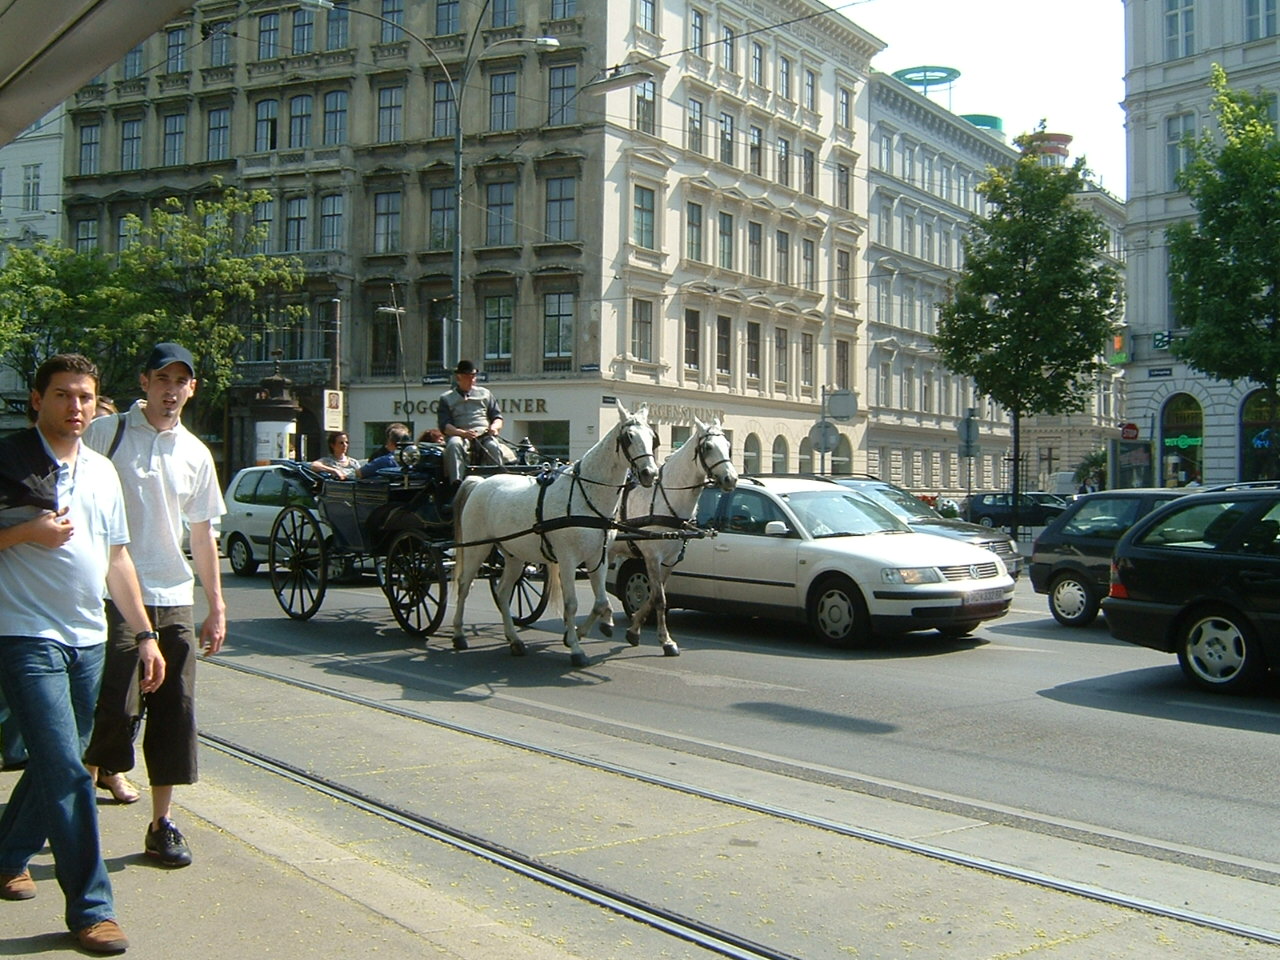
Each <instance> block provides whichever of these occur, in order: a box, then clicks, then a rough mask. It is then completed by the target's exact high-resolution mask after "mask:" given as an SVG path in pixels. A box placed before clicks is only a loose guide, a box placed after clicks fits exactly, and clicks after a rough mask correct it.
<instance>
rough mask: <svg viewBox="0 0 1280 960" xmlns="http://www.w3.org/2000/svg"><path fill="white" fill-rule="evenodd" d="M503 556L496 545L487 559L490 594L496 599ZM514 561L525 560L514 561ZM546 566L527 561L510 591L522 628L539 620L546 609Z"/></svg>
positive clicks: (514, 613) (515, 617) (516, 620)
mask: <svg viewBox="0 0 1280 960" xmlns="http://www.w3.org/2000/svg"><path fill="white" fill-rule="evenodd" d="M503 562H504V560H503V555H502V554H501V553H500V552H499V550H498V548H497V547H494V548H493V550H492V551H491V552H490V554H489V558H488V559H487V560H486V561H485V570H486V572H487V573H488V575H489V593H490V594H492V596H493V602H494V603H495V604H496V603H498V602H499V598H498V584H499V583H501V582H502V568H503ZM511 563H522V561H520V560H512V561H511ZM547 586H548V584H547V565H546V564H545V563H525V564H524V570H522V571H521V573H520V579H519V580H517V581H516V585H515V589H513V590H512V591H511V619H512V621H513V622H514V623H515V624H516V626H519V627H527V626H529V624H531V623H537V622H538V620H540V619H541V618H542V614H543V613H544V612H546V609H547V599H548V597H547Z"/></svg>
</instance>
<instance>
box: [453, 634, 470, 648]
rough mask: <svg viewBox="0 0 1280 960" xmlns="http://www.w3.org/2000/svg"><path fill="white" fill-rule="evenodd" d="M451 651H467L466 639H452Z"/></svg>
mask: <svg viewBox="0 0 1280 960" xmlns="http://www.w3.org/2000/svg"><path fill="white" fill-rule="evenodd" d="M453 649H455V650H465V649H467V638H466V637H454V638H453Z"/></svg>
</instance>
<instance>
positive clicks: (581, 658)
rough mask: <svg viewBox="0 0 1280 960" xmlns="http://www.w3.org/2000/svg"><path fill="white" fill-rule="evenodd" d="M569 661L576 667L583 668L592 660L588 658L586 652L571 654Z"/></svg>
mask: <svg viewBox="0 0 1280 960" xmlns="http://www.w3.org/2000/svg"><path fill="white" fill-rule="evenodd" d="M569 662H570V663H572V664H573V665H574V666H575V667H579V668H581V667H585V666H586V665H587V664H589V663H590V662H591V661H590V660H588V659H587V655H586V654H585V653H575V654H571V655H570V657H569Z"/></svg>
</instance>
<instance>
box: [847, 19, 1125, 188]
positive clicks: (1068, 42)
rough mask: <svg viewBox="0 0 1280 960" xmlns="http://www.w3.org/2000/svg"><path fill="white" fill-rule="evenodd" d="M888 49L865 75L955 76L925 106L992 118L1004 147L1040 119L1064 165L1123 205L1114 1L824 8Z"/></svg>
mask: <svg viewBox="0 0 1280 960" xmlns="http://www.w3.org/2000/svg"><path fill="white" fill-rule="evenodd" d="M827 4H828V5H829V6H831V7H834V8H836V9H837V10H839V11H841V12H842V13H843V14H844V15H845V16H846V17H848V18H849V19H851V20H852V21H853V22H854V23H856V24H858V25H859V26H861V27H863V28H864V29H866V30H868V31H870V32H871V33H873V34H875V35H876V36H877V37H879V38H880V39H881V40H882V41H884V43H886V44H887V45H888V46H887V47H886V49H885V50H884V52H883V53H880V54H878V55H877V56H876V57H875V59H873V60H872V62H871V65H872V66H873V67H874V68H876V69H877V70H880V71H882V72H884V73H893V72H894V71H896V70H901V69H904V68H906V67H918V66H926V65H927V66H944V67H954V68H955V69H957V70H959V71H960V76H959V78H958V79H957V80H955V81H954V82H953V83H952V84H951V86H950V89H949V90H948V89H947V88H944V87H933V88H930V90H929V97H930V99H932V100H934V101H935V102H937V103H938V104H940V105H941V106H943V107H946V108H947V109H948V110H950V111H952V112H953V113H985V114H993V115H995V116H997V117H1000V118H1001V119H1002V120H1003V121H1004V132H1005V136H1006V138H1007V139H1008V140H1010V141H1012V139H1013V137H1015V136H1017V135H1018V134H1019V133H1023V132H1026V131H1029V130H1032V129H1034V128H1035V127H1036V126H1037V125H1038V124H1039V122H1040V120H1041V118H1043V119H1045V120H1046V121H1047V122H1048V129H1049V131H1050V132H1052V133H1068V134H1071V135H1072V136H1073V137H1074V138H1075V139H1074V140H1073V141H1072V143H1071V155H1072V158H1075V157H1077V156H1083V157H1084V158H1085V160H1086V162H1087V164H1088V166H1089V168H1090V169H1091V170H1093V171H1094V174H1095V179H1096V180H1098V182H1100V183H1101V184H1102V186H1103V187H1105V188H1106V189H1107V190H1109V191H1111V192H1112V193H1114V194H1115V195H1116V196H1118V197H1120V198H1121V199H1124V197H1125V190H1126V183H1125V142H1124V110H1123V109H1121V107H1120V106H1119V104H1120V102H1121V101H1122V100H1123V99H1124V4H1123V3H1122V2H1121V0H1075V2H1073V3H1063V2H1061V0H860V2H853V3H850V2H849V0H827Z"/></svg>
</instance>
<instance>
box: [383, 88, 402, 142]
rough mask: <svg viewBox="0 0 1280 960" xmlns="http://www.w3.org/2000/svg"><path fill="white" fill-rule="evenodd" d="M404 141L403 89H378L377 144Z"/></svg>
mask: <svg viewBox="0 0 1280 960" xmlns="http://www.w3.org/2000/svg"><path fill="white" fill-rule="evenodd" d="M403 139H404V87H379V88H378V142H379V143H395V142H396V141H397V140H403Z"/></svg>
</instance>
